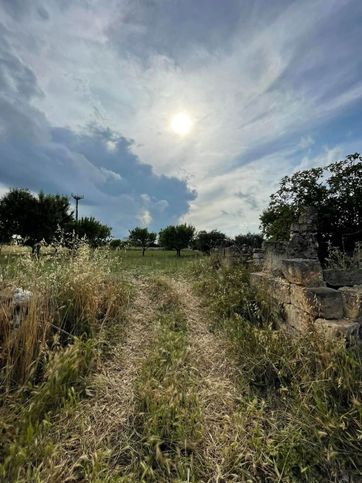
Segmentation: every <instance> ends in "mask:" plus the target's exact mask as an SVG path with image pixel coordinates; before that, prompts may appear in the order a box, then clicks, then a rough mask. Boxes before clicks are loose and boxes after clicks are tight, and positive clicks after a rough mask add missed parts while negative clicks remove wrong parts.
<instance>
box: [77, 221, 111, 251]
mask: <svg viewBox="0 0 362 483" xmlns="http://www.w3.org/2000/svg"><path fill="white" fill-rule="evenodd" d="M74 227H75V230H76V233H77V235H78V237H79V238H86V240H87V241H88V243H89V244H90V245H91V246H92V247H98V246H101V245H104V244H105V243H106V242H107V241H108V239H109V237H110V235H111V231H112V229H111V228H110V227H109V226H107V225H103V224H102V223H101V222H99V221H98V220H96V219H95V218H93V217H92V216H91V217H87V216H86V217H84V218H81V219H80V220H79V221H78V223H77V222H74Z"/></svg>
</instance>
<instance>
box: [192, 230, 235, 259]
mask: <svg viewBox="0 0 362 483" xmlns="http://www.w3.org/2000/svg"><path fill="white" fill-rule="evenodd" d="M228 244H230V241H229V240H228V238H227V236H226V235H225V234H224V233H221V232H220V231H218V230H212V231H209V232H207V231H205V230H203V231H199V232H198V233H197V234H196V236H195V238H194V240H193V243H192V247H193V248H194V249H195V250H200V252H203V253H208V254H209V253H210V251H211V250H212V249H214V248H219V247H224V246H227V245H228Z"/></svg>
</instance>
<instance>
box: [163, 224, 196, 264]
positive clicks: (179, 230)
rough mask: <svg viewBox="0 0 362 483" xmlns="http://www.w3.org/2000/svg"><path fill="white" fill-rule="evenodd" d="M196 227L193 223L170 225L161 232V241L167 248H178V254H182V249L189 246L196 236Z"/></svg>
mask: <svg viewBox="0 0 362 483" xmlns="http://www.w3.org/2000/svg"><path fill="white" fill-rule="evenodd" d="M194 233H195V228H194V227H193V226H191V225H186V224H183V225H176V226H173V225H169V226H167V227H166V228H164V229H163V230H161V231H160V233H159V243H160V245H161V246H162V247H164V248H166V249H167V250H176V255H177V256H180V255H181V250H182V249H184V248H188V247H189V246H190V244H191V242H192V239H193V237H194Z"/></svg>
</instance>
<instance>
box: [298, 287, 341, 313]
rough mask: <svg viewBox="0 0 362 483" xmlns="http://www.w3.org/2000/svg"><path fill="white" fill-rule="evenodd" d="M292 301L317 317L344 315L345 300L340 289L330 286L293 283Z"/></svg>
mask: <svg viewBox="0 0 362 483" xmlns="http://www.w3.org/2000/svg"><path fill="white" fill-rule="evenodd" d="M290 297H291V303H292V304H294V305H296V306H297V307H298V308H300V309H301V310H304V311H305V312H308V314H310V315H312V316H313V317H314V318H315V319H316V318H318V317H321V318H324V319H340V318H342V317H343V300H342V295H341V293H340V292H339V291H338V290H334V289H333V288H328V287H309V288H308V287H301V286H300V285H291V292H290Z"/></svg>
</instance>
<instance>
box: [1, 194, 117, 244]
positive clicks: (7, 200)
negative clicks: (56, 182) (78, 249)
mask: <svg viewBox="0 0 362 483" xmlns="http://www.w3.org/2000/svg"><path fill="white" fill-rule="evenodd" d="M14 235H18V236H20V237H21V239H22V240H23V243H24V244H25V245H30V246H32V245H34V244H35V243H37V242H40V241H44V242H45V243H54V242H61V243H62V244H64V245H67V244H71V243H72V241H73V240H74V237H75V236H76V237H77V238H84V237H85V238H86V239H87V241H88V243H89V244H90V245H92V246H94V247H96V246H99V245H102V244H104V243H106V242H107V240H108V239H109V237H110V235H111V228H110V227H108V226H106V225H103V224H102V223H100V222H99V221H98V220H96V219H95V218H93V217H84V218H81V219H80V220H78V222H76V220H75V219H74V215H73V211H72V208H71V205H70V202H69V198H68V197H67V196H64V195H53V194H45V193H43V192H40V193H39V194H38V195H34V194H33V193H31V192H30V191H29V190H25V189H12V190H10V191H9V192H8V193H6V194H5V195H4V196H3V197H2V198H1V199H0V243H9V242H10V241H11V240H12V239H13V236H14Z"/></svg>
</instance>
